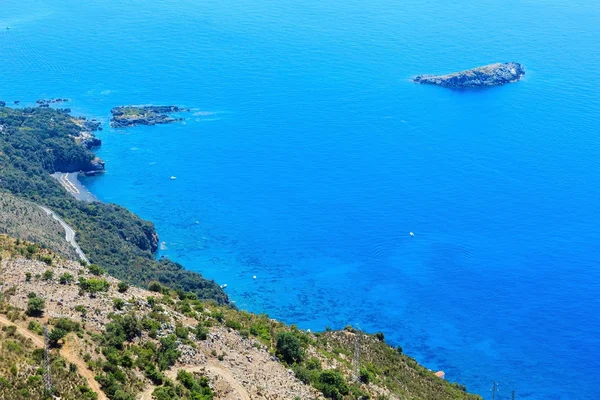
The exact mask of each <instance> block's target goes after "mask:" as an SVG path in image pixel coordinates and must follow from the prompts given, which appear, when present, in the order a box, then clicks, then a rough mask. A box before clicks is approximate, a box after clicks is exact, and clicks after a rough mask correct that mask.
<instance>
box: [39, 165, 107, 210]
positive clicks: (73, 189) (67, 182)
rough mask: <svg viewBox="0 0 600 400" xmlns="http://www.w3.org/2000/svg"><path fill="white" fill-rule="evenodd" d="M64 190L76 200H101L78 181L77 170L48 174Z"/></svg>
mask: <svg viewBox="0 0 600 400" xmlns="http://www.w3.org/2000/svg"><path fill="white" fill-rule="evenodd" d="M50 176H51V177H52V178H54V179H55V180H57V181H58V183H60V185H61V186H62V187H63V188H65V190H66V191H67V192H68V193H69V194H70V195H71V196H73V197H75V198H76V199H77V200H81V201H85V202H88V203H93V202H101V201H100V200H99V199H98V198H97V197H96V196H94V194H93V193H92V192H90V191H89V190H88V188H86V187H85V186H84V185H83V184H82V183H81V182H80V181H79V172H55V173H53V174H50Z"/></svg>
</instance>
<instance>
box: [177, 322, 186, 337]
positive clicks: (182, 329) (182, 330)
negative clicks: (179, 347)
mask: <svg viewBox="0 0 600 400" xmlns="http://www.w3.org/2000/svg"><path fill="white" fill-rule="evenodd" d="M175 336H177V337H178V338H180V339H187V337H188V330H187V328H186V327H185V326H183V325H177V326H176V327H175Z"/></svg>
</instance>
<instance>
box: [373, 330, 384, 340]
mask: <svg viewBox="0 0 600 400" xmlns="http://www.w3.org/2000/svg"><path fill="white" fill-rule="evenodd" d="M373 336H375V337H376V338H377V340H379V341H380V342H383V341H385V336H384V334H383V332H376V333H375V335H373Z"/></svg>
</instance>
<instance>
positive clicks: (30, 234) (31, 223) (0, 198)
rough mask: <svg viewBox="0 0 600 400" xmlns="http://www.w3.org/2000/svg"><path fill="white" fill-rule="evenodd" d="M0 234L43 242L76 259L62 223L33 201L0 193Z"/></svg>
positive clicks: (64, 255)
mask: <svg viewBox="0 0 600 400" xmlns="http://www.w3.org/2000/svg"><path fill="white" fill-rule="evenodd" d="M0 234H7V235H10V236H12V237H15V238H19V239H22V240H28V241H30V242H35V243H40V244H44V246H47V247H49V248H50V249H52V250H54V251H55V252H57V253H59V254H61V255H62V256H63V257H66V258H69V259H77V254H76V253H75V251H74V250H73V248H72V247H71V246H70V245H69V243H67V241H66V240H65V231H64V229H63V227H62V226H61V224H60V223H59V222H58V221H56V220H55V219H54V218H52V217H51V216H50V215H48V214H47V213H46V212H44V211H43V210H42V209H41V208H39V207H37V206H35V205H34V204H32V203H30V202H27V201H25V200H22V199H20V198H18V197H15V196H12V195H10V194H8V193H0Z"/></svg>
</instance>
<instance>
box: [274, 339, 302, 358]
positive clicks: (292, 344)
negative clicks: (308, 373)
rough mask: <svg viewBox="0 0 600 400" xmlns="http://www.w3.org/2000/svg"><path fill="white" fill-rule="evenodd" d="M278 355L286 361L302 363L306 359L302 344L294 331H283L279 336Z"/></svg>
mask: <svg viewBox="0 0 600 400" xmlns="http://www.w3.org/2000/svg"><path fill="white" fill-rule="evenodd" d="M276 348H277V355H279V356H280V357H281V358H282V359H283V360H284V361H285V362H286V363H288V364H294V363H300V362H302V360H303V359H304V351H303V350H302V344H301V343H300V340H299V339H298V337H297V336H296V335H294V334H293V333H292V332H281V333H280V334H279V335H278V336H277V346H276Z"/></svg>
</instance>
